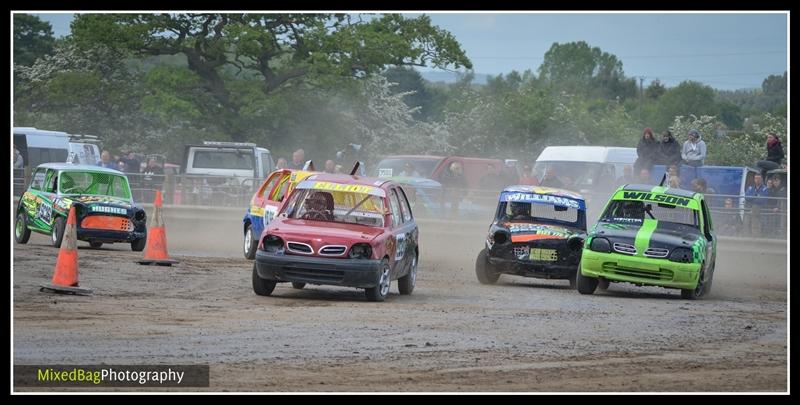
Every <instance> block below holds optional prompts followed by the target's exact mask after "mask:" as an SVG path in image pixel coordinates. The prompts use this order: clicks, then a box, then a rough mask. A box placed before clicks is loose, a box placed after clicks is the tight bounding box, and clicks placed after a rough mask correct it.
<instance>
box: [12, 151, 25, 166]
mask: <svg viewBox="0 0 800 405" xmlns="http://www.w3.org/2000/svg"><path fill="white" fill-rule="evenodd" d="M23 167H25V160H24V159H23V158H22V154H21V153H19V149H17V148H14V168H15V169H22V168H23Z"/></svg>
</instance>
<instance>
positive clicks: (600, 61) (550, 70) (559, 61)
mask: <svg viewBox="0 0 800 405" xmlns="http://www.w3.org/2000/svg"><path fill="white" fill-rule="evenodd" d="M539 77H540V79H542V80H544V81H545V82H547V83H549V84H550V85H551V86H553V88H554V89H555V90H556V91H566V92H568V93H571V94H585V93H586V89H590V90H591V91H590V94H592V95H594V96H598V97H604V98H606V99H616V98H617V97H619V98H620V99H625V98H628V97H633V96H635V95H636V80H635V79H628V78H626V77H625V72H624V71H623V70H622V62H621V61H619V60H618V59H617V57H616V56H614V55H612V54H609V53H606V52H603V51H602V50H601V49H600V48H598V47H594V48H592V47H590V46H589V44H587V43H586V42H584V41H579V42H569V43H566V44H559V43H554V44H553V45H552V46H551V47H550V49H549V50H548V51H547V52H546V53H545V54H544V61H543V62H542V65H541V66H540V67H539Z"/></svg>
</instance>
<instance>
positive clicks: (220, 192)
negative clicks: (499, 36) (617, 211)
mask: <svg viewBox="0 0 800 405" xmlns="http://www.w3.org/2000/svg"><path fill="white" fill-rule="evenodd" d="M127 176H128V181H129V183H130V185H131V191H132V193H133V199H134V201H135V202H137V203H152V202H153V200H154V198H155V191H156V190H161V191H162V193H163V198H164V203H165V204H170V205H193V206H208V207H234V208H236V207H239V208H241V209H242V214H244V212H245V210H246V209H247V206H248V204H249V202H250V200H251V198H252V197H253V194H255V192H256V190H257V189H258V188H259V187H260V186H261V183H262V182H263V180H264V179H260V178H243V177H222V176H201V175H186V174H167V175H147V174H141V173H127ZM27 177H29V176H26V173H25V171H23V170H22V169H15V170H14V194H15V195H17V196H19V195H21V194H22V193H23V192H24V190H25V187H27V183H28V182H27V181H26V179H27ZM404 188H405V189H406V190H407V194H408V196H409V199H410V200H412V207H413V208H412V209H413V211H414V213H415V215H416V216H418V217H421V218H438V219H451V220H472V221H486V225H487V227H488V225H489V222H490V221H491V220H492V218H493V216H494V212H495V209H496V207H497V201H498V196H499V192H500V190H458V191H443V190H442V189H441V188H437V187H424V186H418V187H413V186H409V185H404ZM611 194H612V193H611V192H604V193H584V194H583V195H584V197H585V198H586V203H587V204H586V205H587V216H586V218H587V223H588V224H589V226H591V224H593V223H594V222H596V221H597V218H598V217H599V216H600V213H601V211H602V210H603V208H604V206H605V203H606V202H607V201H608V199H609V198H610V196H611ZM726 200H731V201H726ZM706 201H707V203H708V206H709V210H710V212H711V219H712V222H713V224H714V229H715V231H716V233H717V234H718V235H721V236H735V237H754V238H774V239H786V235H787V219H788V218H787V217H788V204H787V202H788V201H787V199H786V198H778V197H746V196H742V195H710V194H709V195H706ZM726 202H727V207H726ZM731 203H732V204H731Z"/></svg>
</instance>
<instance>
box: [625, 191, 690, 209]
mask: <svg viewBox="0 0 800 405" xmlns="http://www.w3.org/2000/svg"><path fill="white" fill-rule="evenodd" d="M622 193H623V194H622V198H623V199H625V200H642V201H653V202H658V203H663V204H670V205H679V206H682V207H689V206H690V203H691V202H692V201H694V200H692V199H691V198H685V197H677V196H674V195H667V194H655V193H648V192H644V191H623V192H622Z"/></svg>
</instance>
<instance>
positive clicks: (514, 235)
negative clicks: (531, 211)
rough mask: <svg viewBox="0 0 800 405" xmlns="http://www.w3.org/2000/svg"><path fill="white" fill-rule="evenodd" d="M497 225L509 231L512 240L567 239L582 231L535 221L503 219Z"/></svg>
mask: <svg viewBox="0 0 800 405" xmlns="http://www.w3.org/2000/svg"><path fill="white" fill-rule="evenodd" d="M497 226H498V227H500V228H503V229H505V230H507V231H509V233H511V241H512V242H527V241H531V240H539V239H569V238H570V237H571V236H573V235H576V234H580V233H584V232H583V231H582V230H580V229H578V228H572V227H566V226H559V225H552V224H542V223H536V222H519V221H504V222H499V223H498V224H497Z"/></svg>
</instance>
